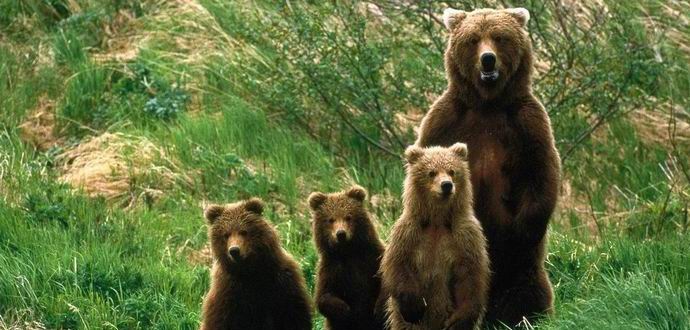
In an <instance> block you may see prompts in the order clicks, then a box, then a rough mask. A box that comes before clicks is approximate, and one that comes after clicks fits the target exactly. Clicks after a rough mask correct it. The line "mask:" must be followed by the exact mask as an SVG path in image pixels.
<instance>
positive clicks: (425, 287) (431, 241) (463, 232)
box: [381, 143, 489, 330]
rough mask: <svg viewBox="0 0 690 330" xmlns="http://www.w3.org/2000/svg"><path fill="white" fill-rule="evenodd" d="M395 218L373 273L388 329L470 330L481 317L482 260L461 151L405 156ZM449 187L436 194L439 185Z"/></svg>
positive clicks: (417, 151) (485, 263)
mask: <svg viewBox="0 0 690 330" xmlns="http://www.w3.org/2000/svg"><path fill="white" fill-rule="evenodd" d="M405 156H406V159H407V166H406V171H407V176H406V178H405V186H404V192H403V213H402V215H401V216H400V219H398V221H397V222H396V223H395V225H394V227H393V229H392V233H391V236H390V243H389V246H388V248H387V249H386V252H385V254H384V257H383V262H382V264H381V271H382V276H383V287H384V291H385V292H387V293H389V294H390V299H389V300H388V313H389V323H390V326H391V328H392V330H424V329H475V328H478V327H479V325H480V323H481V319H482V316H483V314H484V310H485V306H486V302H487V294H488V281H489V260H488V256H487V252H486V241H485V238H484V234H483V233H482V229H481V225H480V224H479V222H478V221H477V219H476V218H475V217H474V213H473V211H472V186H471V183H470V177H469V169H468V165H467V148H466V146H465V145H464V144H460V143H457V144H455V145H453V146H451V147H450V148H441V147H432V148H427V149H422V148H419V147H415V146H412V147H410V148H408V149H407V151H406V153H405ZM444 182H446V185H448V182H452V185H453V187H452V190H451V191H450V192H446V194H444V192H443V189H442V188H441V187H442V185H443V184H444Z"/></svg>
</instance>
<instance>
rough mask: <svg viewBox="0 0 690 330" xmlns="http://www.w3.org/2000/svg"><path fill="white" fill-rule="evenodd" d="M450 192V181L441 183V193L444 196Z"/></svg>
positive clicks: (451, 189)
mask: <svg viewBox="0 0 690 330" xmlns="http://www.w3.org/2000/svg"><path fill="white" fill-rule="evenodd" d="M452 191H453V182H451V181H443V182H441V192H443V194H444V195H449V194H450V193H451V192H452Z"/></svg>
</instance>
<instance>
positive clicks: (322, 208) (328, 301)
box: [309, 186, 384, 330]
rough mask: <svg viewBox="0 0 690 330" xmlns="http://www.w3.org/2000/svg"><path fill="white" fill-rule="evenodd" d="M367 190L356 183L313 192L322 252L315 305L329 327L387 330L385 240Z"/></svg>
mask: <svg viewBox="0 0 690 330" xmlns="http://www.w3.org/2000/svg"><path fill="white" fill-rule="evenodd" d="M366 196H367V192H366V190H364V188H362V187H359V186H354V187H352V188H350V189H348V190H346V191H343V192H339V193H332V194H323V193H320V192H315V193H312V194H311V196H309V206H310V207H311V211H312V214H313V221H312V228H313V231H314V243H315V244H316V249H317V250H318V252H319V256H320V259H319V265H318V277H317V280H316V299H315V300H316V304H317V308H318V310H319V312H321V314H323V316H325V317H326V329H331V330H339V329H342V330H353V329H357V330H375V329H383V326H384V312H383V305H382V304H383V299H380V298H379V297H380V291H381V278H380V277H379V276H378V270H379V266H380V264H381V256H382V255H383V250H384V247H383V243H382V242H381V240H379V237H378V234H377V233H376V229H375V228H374V224H373V223H372V221H371V219H370V216H369V212H367V209H366V208H365V206H364V201H365V199H366Z"/></svg>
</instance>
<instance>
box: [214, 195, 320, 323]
mask: <svg viewBox="0 0 690 330" xmlns="http://www.w3.org/2000/svg"><path fill="white" fill-rule="evenodd" d="M262 210H263V203H262V202H261V200H259V199H256V198H253V199H250V200H247V201H243V202H238V203H234V204H228V205H224V206H221V205H211V206H208V207H207V208H206V210H205V211H204V216H205V218H206V219H207V220H208V236H209V239H210V240H211V250H212V253H213V258H214V263H213V269H212V272H211V273H212V274H211V289H210V290H209V292H208V294H206V297H205V298H204V304H203V310H202V315H203V323H202V325H201V329H205V330H212V329H232V330H245V329H265V330H271V329H285V330H288V329H290V330H308V329H311V305H310V302H309V296H308V294H307V290H306V286H305V283H304V278H303V277H302V272H301V271H300V268H299V265H298V264H297V263H296V262H295V261H294V260H293V259H292V257H291V256H290V255H288V254H286V252H285V251H283V249H282V248H281V247H280V240H279V238H278V235H277V234H276V231H275V229H273V227H272V226H271V225H270V224H269V223H268V222H267V221H266V220H264V219H263V217H262V216H261V213H262ZM238 249H239V250H238ZM233 250H234V251H233ZM231 252H235V255H232V253H231Z"/></svg>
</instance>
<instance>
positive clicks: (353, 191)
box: [345, 185, 367, 202]
mask: <svg viewBox="0 0 690 330" xmlns="http://www.w3.org/2000/svg"><path fill="white" fill-rule="evenodd" d="M345 194H346V195H347V197H350V198H352V199H354V200H356V201H359V202H363V201H364V199H365V198H367V191H366V189H364V188H362V187H360V186H359V185H354V186H352V188H350V189H349V190H348V191H347V192H346V193H345Z"/></svg>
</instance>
